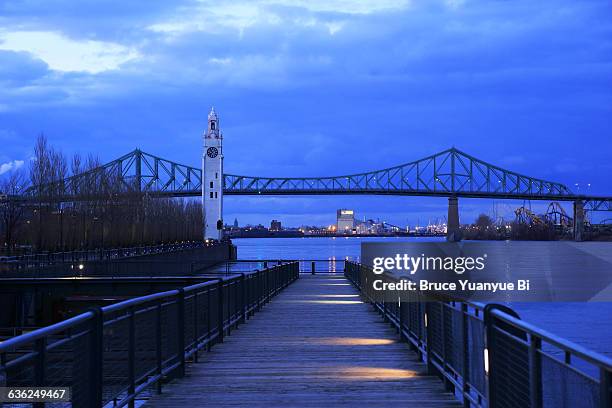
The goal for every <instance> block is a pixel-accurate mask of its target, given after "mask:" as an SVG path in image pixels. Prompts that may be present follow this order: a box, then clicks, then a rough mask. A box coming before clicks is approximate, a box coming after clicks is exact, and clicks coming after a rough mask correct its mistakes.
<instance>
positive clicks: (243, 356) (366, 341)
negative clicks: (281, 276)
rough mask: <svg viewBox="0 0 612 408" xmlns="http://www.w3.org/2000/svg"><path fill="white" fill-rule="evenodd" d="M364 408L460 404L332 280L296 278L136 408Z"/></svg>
mask: <svg viewBox="0 0 612 408" xmlns="http://www.w3.org/2000/svg"><path fill="white" fill-rule="evenodd" d="M393 404H399V405H393ZM366 405H367V406H368V407H389V406H402V407H456V406H459V405H460V404H459V403H458V402H457V400H456V399H455V398H454V396H453V395H452V394H451V393H448V392H446V391H445V390H444V387H443V385H442V382H441V381H440V380H439V379H438V378H436V377H432V376H427V375H426V374H425V366H424V364H423V363H422V362H420V361H419V360H418V358H417V356H416V354H415V353H413V352H412V351H411V350H410V349H409V348H408V346H407V345H406V344H405V343H400V342H399V341H398V336H397V334H396V332H395V331H394V330H393V329H392V328H391V327H390V325H389V324H388V323H384V322H383V321H382V318H381V317H380V316H379V315H378V314H377V313H375V312H374V311H373V310H372V307H371V306H370V305H368V304H366V303H364V302H362V300H361V298H360V297H359V294H358V293H357V291H356V290H355V289H354V288H353V286H352V285H351V284H350V283H349V282H348V281H347V280H346V279H344V277H343V276H342V275H314V276H313V275H303V276H301V277H300V279H299V280H298V281H297V282H295V283H293V284H292V285H291V286H289V287H288V288H287V289H285V290H284V291H283V292H282V293H281V294H280V295H278V296H277V297H276V298H274V300H273V301H272V302H271V303H270V304H268V305H267V306H266V307H265V308H263V309H262V311H261V312H259V313H257V314H256V315H255V316H254V317H253V318H252V319H251V320H249V321H248V323H247V324H245V325H241V326H240V327H239V328H238V329H237V330H234V331H232V335H231V336H229V337H226V338H225V342H224V343H222V344H219V345H216V346H215V347H213V349H212V351H211V352H210V353H202V354H201V355H200V362H199V363H197V364H190V365H189V366H188V368H187V375H186V377H185V378H183V379H180V380H177V381H174V382H172V383H171V384H169V385H167V386H165V387H164V391H163V394H161V395H156V396H153V397H152V399H151V400H149V401H148V402H147V403H146V405H145V406H146V407H161V408H164V407H179V406H184V407H185V408H192V407H200V406H214V407H231V406H234V407H235V406H248V407H278V406H290V407H321V406H346V407H349V406H351V407H352V406H366Z"/></svg>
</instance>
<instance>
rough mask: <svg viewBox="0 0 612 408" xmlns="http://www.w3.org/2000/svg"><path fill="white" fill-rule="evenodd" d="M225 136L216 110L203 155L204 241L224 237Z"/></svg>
mask: <svg viewBox="0 0 612 408" xmlns="http://www.w3.org/2000/svg"><path fill="white" fill-rule="evenodd" d="M222 145H223V134H222V133H221V130H220V129H219V116H218V115H217V113H216V112H215V108H211V109H210V113H209V114H208V128H207V129H206V133H205V134H204V154H203V155H202V206H203V211H204V239H216V240H220V239H221V238H222V237H223V150H222Z"/></svg>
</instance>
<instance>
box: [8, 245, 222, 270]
mask: <svg viewBox="0 0 612 408" xmlns="http://www.w3.org/2000/svg"><path fill="white" fill-rule="evenodd" d="M220 244H221V243H220V242H218V241H210V242H203V241H185V242H175V243H170V244H160V245H143V246H137V247H127V248H100V249H86V250H77V251H65V252H41V253H36V254H29V255H15V256H5V257H2V258H1V259H0V264H11V263H18V264H20V265H23V266H26V267H40V266H44V265H48V264H53V263H56V262H79V261H108V260H113V259H121V258H129V257H134V256H142V255H152V254H161V253H166V252H176V251H183V250H186V249H196V248H204V247H208V246H215V245H220Z"/></svg>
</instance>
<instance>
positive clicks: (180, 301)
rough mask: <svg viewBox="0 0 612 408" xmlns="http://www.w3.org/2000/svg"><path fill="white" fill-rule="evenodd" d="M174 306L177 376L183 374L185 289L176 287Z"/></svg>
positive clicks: (182, 375)
mask: <svg viewBox="0 0 612 408" xmlns="http://www.w3.org/2000/svg"><path fill="white" fill-rule="evenodd" d="M176 308H177V316H176V318H177V326H178V333H177V347H176V352H177V357H178V360H179V366H178V376H179V377H184V376H185V291H184V290H183V288H180V289H178V294H177V295H176Z"/></svg>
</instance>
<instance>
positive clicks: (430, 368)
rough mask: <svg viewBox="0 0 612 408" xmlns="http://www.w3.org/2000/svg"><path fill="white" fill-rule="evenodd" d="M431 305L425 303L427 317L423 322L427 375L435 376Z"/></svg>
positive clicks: (424, 317)
mask: <svg viewBox="0 0 612 408" xmlns="http://www.w3.org/2000/svg"><path fill="white" fill-rule="evenodd" d="M430 312H431V303H430V302H425V316H423V322H424V324H425V353H426V356H425V358H426V363H427V374H434V373H435V369H434V365H433V362H432V358H431V357H432V353H433V349H432V345H431V338H432V336H433V334H432V330H431V324H430V322H429V316H431V313H430Z"/></svg>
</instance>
